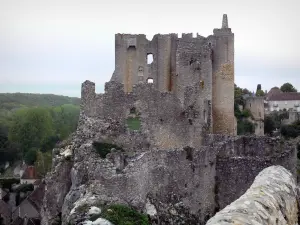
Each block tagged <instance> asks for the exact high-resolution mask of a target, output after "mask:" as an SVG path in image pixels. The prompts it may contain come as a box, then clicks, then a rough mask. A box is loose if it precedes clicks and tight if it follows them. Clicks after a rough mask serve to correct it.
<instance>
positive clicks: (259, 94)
mask: <svg viewBox="0 0 300 225" xmlns="http://www.w3.org/2000/svg"><path fill="white" fill-rule="evenodd" d="M255 95H256V96H259V97H261V96H265V92H264V91H263V90H257V91H256V94H255Z"/></svg>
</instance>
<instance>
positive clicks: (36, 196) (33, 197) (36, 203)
mask: <svg viewBox="0 0 300 225" xmlns="http://www.w3.org/2000/svg"><path fill="white" fill-rule="evenodd" d="M45 186H46V185H45V183H43V182H42V183H41V184H40V185H39V186H38V187H37V188H36V189H35V190H34V191H33V192H31V194H30V195H29V196H28V197H27V198H26V199H25V200H24V201H26V200H27V201H28V202H29V203H30V204H31V205H32V206H33V207H34V208H35V209H36V211H37V212H38V213H40V211H41V208H42V204H43V199H44V194H45ZM24 201H22V202H21V204H22V203H23V202H24ZM21 204H20V205H19V206H18V207H17V208H16V209H15V210H14V212H16V211H17V210H18V209H19V207H20V206H21Z"/></svg>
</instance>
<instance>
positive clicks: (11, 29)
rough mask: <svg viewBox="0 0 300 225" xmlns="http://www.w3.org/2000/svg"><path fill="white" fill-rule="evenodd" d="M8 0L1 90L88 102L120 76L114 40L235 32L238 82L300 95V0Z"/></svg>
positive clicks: (0, 31)
mask: <svg viewBox="0 0 300 225" xmlns="http://www.w3.org/2000/svg"><path fill="white" fill-rule="evenodd" d="M180 2H182V3H176V0H172V1H169V0H160V1H157V0H153V1H142V0H139V1H137V0H126V1H124V0H119V1H117V0H109V1H104V0H81V1H79V0H51V1H50V0H26V1H24V0H0V78H1V79H0V92H31V93H53V94H62V95H68V96H78V97H79V96H80V86H81V83H82V82H83V81H85V80H91V81H93V82H96V90H97V92H103V88H104V83H105V82H107V81H109V79H110V77H111V75H112V73H113V71H114V34H115V33H132V34H134V33H144V34H146V35H147V37H148V38H150V39H151V38H152V36H153V35H154V34H156V33H161V34H164V33H190V32H193V33H197V32H198V33H199V34H201V35H203V36H208V35H210V34H212V32H213V28H220V27H221V24H222V21H221V20H222V15H223V13H227V14H228V21H229V26H230V27H231V28H232V31H233V32H234V33H235V83H236V84H237V85H238V86H241V87H245V88H248V89H250V90H255V89H256V86H257V84H262V88H263V89H264V90H265V89H268V90H269V89H270V88H271V87H273V86H280V85H282V84H283V83H285V82H291V83H292V84H293V85H294V86H295V87H296V88H297V89H298V90H300V41H299V37H300V13H299V9H300V1H299V0H276V1H274V0H251V1H241V0H207V1H202V0H194V1H191V0H190V1H189V0H186V1H180Z"/></svg>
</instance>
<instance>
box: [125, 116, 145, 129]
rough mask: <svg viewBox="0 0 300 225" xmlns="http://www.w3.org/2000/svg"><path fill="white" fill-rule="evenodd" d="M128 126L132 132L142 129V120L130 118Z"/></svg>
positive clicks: (127, 121)
mask: <svg viewBox="0 0 300 225" xmlns="http://www.w3.org/2000/svg"><path fill="white" fill-rule="evenodd" d="M126 123H127V126H128V128H129V129H130V130H139V129H141V120H140V118H139V117H129V118H127V120H126Z"/></svg>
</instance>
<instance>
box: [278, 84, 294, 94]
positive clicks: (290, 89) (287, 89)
mask: <svg viewBox="0 0 300 225" xmlns="http://www.w3.org/2000/svg"><path fill="white" fill-rule="evenodd" d="M280 90H281V91H282V92H297V89H296V88H295V87H294V86H293V85H292V84H291V83H284V84H283V85H282V86H281V87H280Z"/></svg>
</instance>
